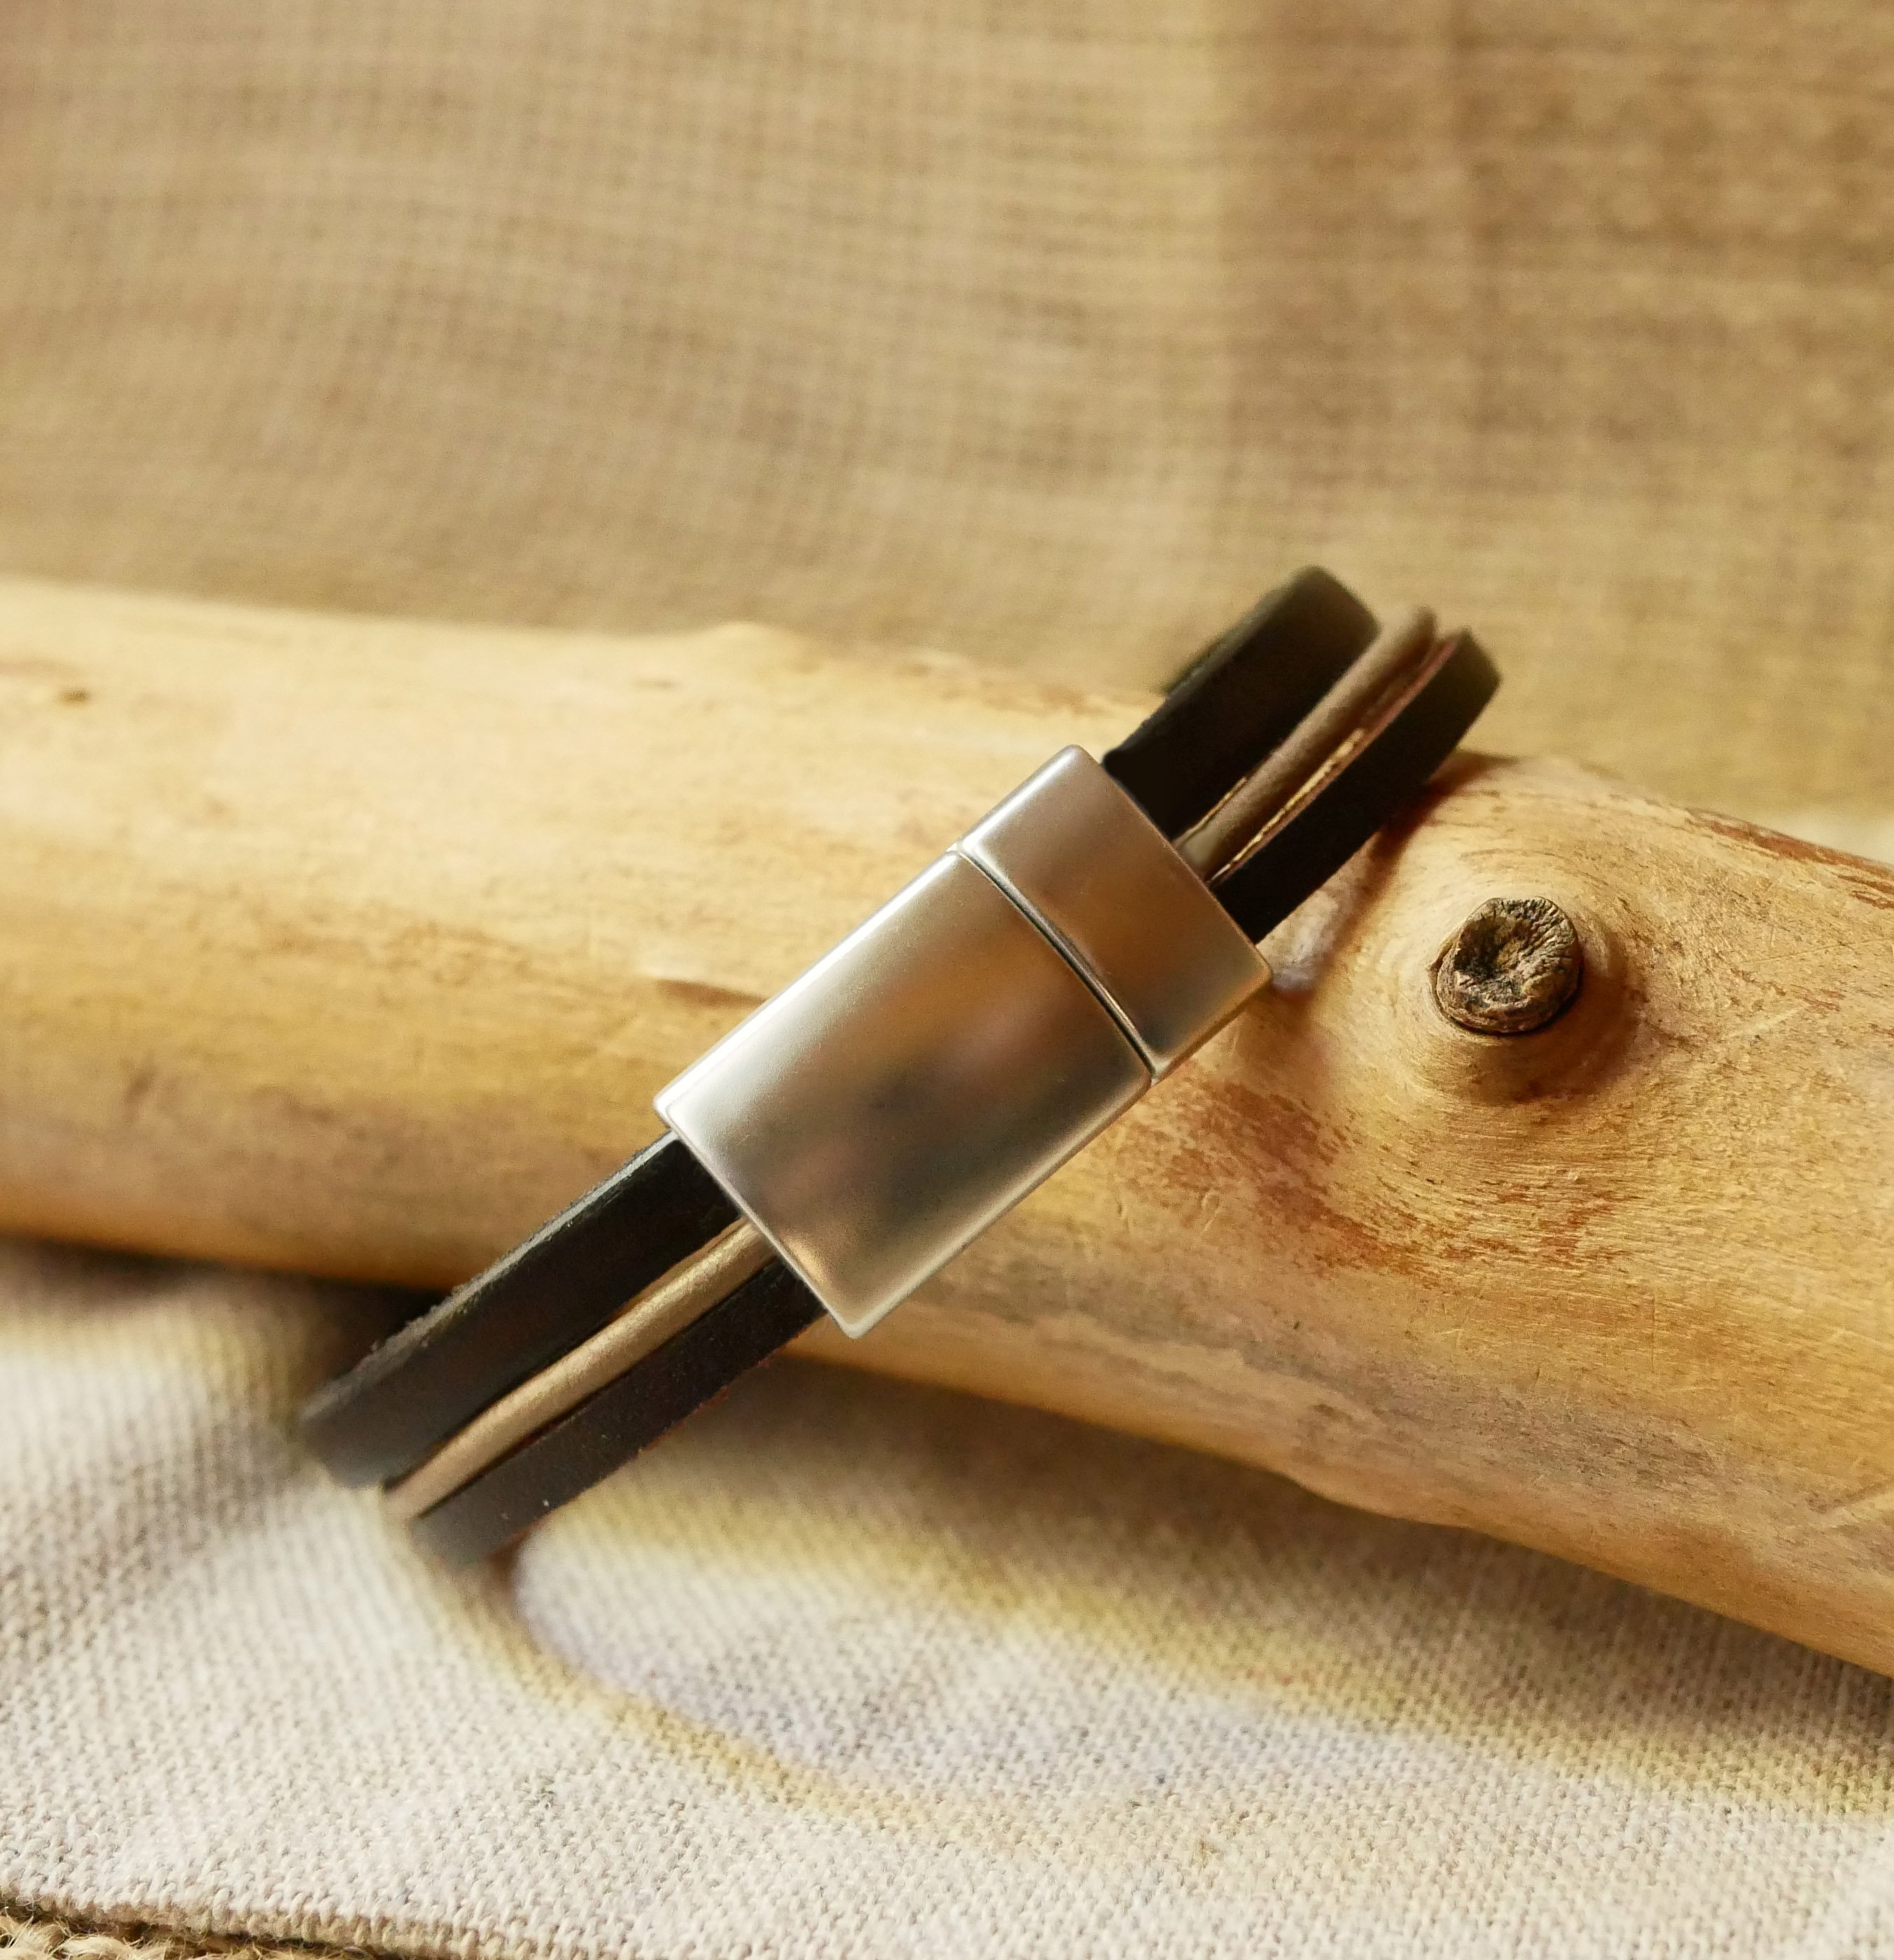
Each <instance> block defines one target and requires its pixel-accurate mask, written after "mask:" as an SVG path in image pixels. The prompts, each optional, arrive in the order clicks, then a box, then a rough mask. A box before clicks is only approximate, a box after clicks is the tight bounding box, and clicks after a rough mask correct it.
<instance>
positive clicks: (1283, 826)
mask: <svg viewBox="0 0 1894 1960" xmlns="http://www.w3.org/2000/svg"><path fill="white" fill-rule="evenodd" d="M1498 686H1499V671H1498V669H1497V668H1496V667H1495V666H1494V665H1493V663H1492V662H1491V660H1489V659H1488V657H1487V655H1486V654H1485V650H1484V649H1483V648H1482V647H1481V646H1480V644H1479V642H1478V641H1476V640H1475V639H1474V638H1473V637H1472V635H1471V634H1470V633H1458V634H1456V635H1454V636H1453V638H1451V639H1450V640H1448V641H1446V642H1444V644H1443V645H1442V646H1440V648H1438V649H1437V651H1436V653H1435V654H1434V657H1433V658H1432V659H1431V660H1430V661H1429V662H1428V663H1427V664H1426V665H1425V666H1424V667H1423V668H1422V669H1421V670H1420V672H1419V673H1418V676H1417V677H1416V679H1415V683H1414V685H1413V686H1412V688H1411V689H1409V691H1408V692H1406V693H1405V695H1403V696H1402V697H1401V698H1399V699H1398V701H1397V702H1394V703H1391V704H1389V710H1388V711H1387V713H1386V718H1385V719H1383V721H1381V722H1380V724H1378V725H1377V726H1374V727H1371V728H1370V730H1369V731H1368V733H1367V737H1366V739H1365V740H1363V741H1362V743H1361V745H1360V746H1359V747H1358V748H1356V749H1353V750H1352V751H1351V752H1350V753H1347V754H1346V755H1345V756H1342V757H1341V758H1339V759H1338V762H1337V764H1336V765H1335V768H1333V769H1332V772H1327V773H1326V774H1325V775H1324V776H1323V777H1322V778H1318V780H1317V781H1316V784H1314V785H1313V793H1312V794H1310V796H1309V797H1308V799H1307V801H1306V802H1298V803H1293V804H1291V807H1290V808H1289V809H1288V811H1287V812H1285V813H1284V819H1283V820H1282V821H1281V823H1279V824H1278V825H1277V826H1275V828H1273V829H1271V830H1270V831H1269V832H1266V833H1265V835H1264V838H1263V839H1262V842H1261V843H1260V844H1259V845H1257V847H1256V849H1255V850H1254V851H1251V852H1250V853H1249V854H1248V855H1247V856H1246V857H1245V858H1242V859H1240V860H1239V861H1238V862H1237V864H1236V865H1235V866H1234V867H1233V869H1232V870H1230V871H1229V872H1228V873H1227V874H1225V875H1224V877H1221V878H1220V879H1219V880H1217V881H1216V882H1215V883H1214V884H1212V886H1211V890H1212V891H1213V892H1214V893H1215V894H1216V895H1217V896H1218V898H1219V899H1221V900H1222V902H1223V905H1224V910H1225V911H1227V912H1228V913H1229V914H1230V917H1231V918H1233V919H1234V920H1235V921H1237V924H1239V925H1240V926H1241V927H1242V928H1243V931H1245V932H1246V934H1249V937H1250V938H1252V939H1262V938H1264V937H1267V935H1268V934H1270V933H1272V932H1273V931H1275V928H1277V927H1278V925H1280V924H1281V923H1282V921H1284V919H1286V918H1288V916H1289V915H1290V914H1291V912H1294V910H1295V908H1296V907H1297V905H1300V904H1301V902H1303V900H1304V899H1306V898H1307V897H1308V896H1309V895H1310V893H1312V892H1314V891H1316V890H1317V889H1319V888H1320V887H1321V886H1323V885H1326V883H1328V881H1329V880H1330V879H1331V878H1332V877H1334V876H1335V873H1336V872H1338V871H1339V870H1341V868H1342V866H1343V865H1344V864H1346V863H1347V862H1348V860H1349V859H1350V858H1352V857H1353V856H1354V854H1355V853H1356V852H1357V851H1359V850H1360V849H1361V847H1362V845H1364V844H1365V843H1367V841H1368V839H1369V838H1370V837H1372V836H1373V835H1374V833H1375V832H1377V830H1379V829H1380V828H1381V826H1383V824H1384V823H1386V822H1387V821H1388V819H1389V818H1390V817H1391V816H1394V815H1395V813H1396V812H1397V811H1398V810H1400V809H1401V808H1402V807H1403V806H1404V805H1405V804H1406V803H1409V801H1411V800H1412V799H1413V798H1414V797H1415V796H1417V795H1418V794H1419V793H1420V791H1421V789H1422V788H1424V787H1425V785H1426V783H1427V781H1428V778H1429V777H1430V776H1431V775H1433V773H1434V771H1435V770H1436V769H1437V768H1439V767H1440V765H1441V764H1442V763H1443V762H1445V761H1446V760H1447V757H1448V756H1450V755H1452V754H1453V751H1454V750H1455V749H1456V748H1457V747H1458V746H1459V743H1460V739H1461V737H1463V736H1464V735H1465V734H1466V731H1467V730H1469V728H1471V727H1472V725H1473V724H1474V723H1475V721H1477V720H1478V719H1479V714H1480V711H1481V710H1482V708H1485V705H1486V704H1487V703H1488V702H1489V701H1491V699H1492V698H1493V694H1494V691H1495V689H1497V688H1498Z"/></svg>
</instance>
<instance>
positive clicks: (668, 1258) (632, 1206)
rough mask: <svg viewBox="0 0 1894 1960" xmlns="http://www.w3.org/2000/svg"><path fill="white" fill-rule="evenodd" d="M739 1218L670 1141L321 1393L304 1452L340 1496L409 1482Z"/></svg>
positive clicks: (306, 1429) (310, 1408)
mask: <svg viewBox="0 0 1894 1960" xmlns="http://www.w3.org/2000/svg"><path fill="white" fill-rule="evenodd" d="M736 1220H737V1208H736V1206H735V1205H734V1204H732V1203H731V1201H730V1199H729V1198H728V1197H727V1196H726V1195H725V1194H724V1189H723V1187H722V1186H721V1185H720V1184H718V1182H717V1181H716V1179H715V1178H713V1177H712V1176H711V1174H710V1173H709V1172H708V1171H707V1170H705V1169H704V1167H703V1166H702V1164H700V1163H699V1162H698V1161H697V1160H696V1158H695V1157H692V1155H691V1153H689V1150H686V1149H685V1147H683V1144H680V1142H679V1141H677V1139H676V1138H675V1137H673V1135H672V1134H670V1131H668V1130H667V1131H665V1133H664V1135H662V1136H661V1137H660V1138H658V1140H657V1142H656V1143H654V1144H651V1146H650V1147H649V1148H648V1149H646V1150H641V1151H640V1152H639V1153H638V1155H637V1156H636V1157H633V1158H632V1160H631V1162H630V1163H628V1164H625V1166H622V1168H621V1169H618V1170H616V1171H614V1172H613V1173H612V1175H611V1176H610V1177H609V1178H607V1179H606V1180H605V1182H603V1184H601V1185H597V1186H596V1187H595V1188H594V1189H592V1190H590V1191H588V1192H587V1193H586V1194H585V1195H584V1197H583V1198H581V1199H580V1200H579V1201H578V1203H577V1204H574V1205H571V1206H569V1207H568V1208H567V1209H566V1210H565V1211H562V1212H561V1213H560V1214H559V1216H558V1217H556V1218H555V1219H553V1220H551V1221H550V1222H549V1223H546V1224H545V1225H543V1226H541V1227H540V1229H539V1230H538V1231H536V1232H535V1233H533V1236H532V1237H531V1238H530V1239H527V1240H525V1241H524V1243H521V1244H520V1245H518V1246H515V1247H514V1249H513V1250H512V1251H511V1252H509V1253H508V1254H507V1255H506V1256H505V1258H503V1259H501V1260H500V1261H498V1262H497V1263H496V1264H495V1265H491V1266H489V1268H487V1270H486V1271H485V1272H483V1273H482V1274H479V1277H478V1278H475V1279H472V1280H470V1281H468V1282H467V1284H466V1285H465V1286H463V1287H460V1288H459V1289H458V1290H457V1291H456V1292H454V1293H450V1294H448V1296H447V1298H446V1299H445V1300H441V1301H440V1302H439V1303H438V1304H437V1305H435V1306H433V1307H431V1309H429V1310H428V1312H427V1313H424V1314H422V1316H420V1318H419V1319H415V1320H411V1321H409V1323H408V1324H407V1325H406V1326H405V1327H403V1328H401V1329H399V1332H396V1333H394V1334H392V1335H390V1336H389V1338H387V1340H386V1341H384V1342H383V1343H382V1344H381V1345H380V1347H379V1348H376V1349H374V1351H373V1352H372V1353H371V1354H368V1355H367V1356H366V1357H364V1359H363V1360H361V1361H359V1362H358V1363H357V1364H356V1365H355V1367H353V1368H352V1369H351V1370H349V1373H347V1374H345V1375H344V1376H342V1378H341V1379H339V1380H338V1381H334V1382H331V1383H329V1385H328V1386H326V1388H323V1389H318V1390H317V1392H316V1393H315V1394H314V1395H312V1396H311V1397H310V1398H309V1400H308V1401H307V1402H306V1403H305V1404H304V1405H303V1410H302V1415H301V1427H302V1433H303V1437H304V1440H305V1441H307V1443H308V1444H309V1446H310V1449H313V1450H314V1452H315V1453H316V1454H317V1456H319V1457H320V1458H321V1459H322V1461H323V1463H324V1464H325V1465H327V1467H328V1468H329V1471H330V1472H332V1473H333V1475H335V1476H336V1477H337V1478H339V1479H340V1480H341V1481H342V1482H343V1483H345V1484H379V1483H386V1482H388V1481H391V1480H392V1479H393V1478H396V1477H400V1476H403V1475H406V1473H407V1472H409V1471H410V1470H412V1468H414V1466H415V1465H416V1464H417V1463H419V1462H420V1461H421V1460H422V1458H423V1457H425V1456H427V1455H428V1453H429V1452H430V1451H431V1450H432V1449H435V1448H436V1447H437V1446H438V1445H439V1444H441V1443H444V1441H446V1440H447V1437H450V1436H451V1435H452V1434H453V1433H454V1431H455V1430H457V1429H458V1428H460V1426H461V1425H462V1424H463V1423H466V1422H468V1421H471V1420H472V1419H473V1418H474V1417H475V1416H476V1415H478V1414H479V1412H480V1411H481V1410H482V1409H483V1408H485V1407H486V1406H487V1405H488V1404H489V1403H490V1402H495V1401H497V1400H498V1398H500V1397H501V1395H505V1393H506V1392H507V1391H508V1389H511V1388H513V1387H514V1386H517V1384H518V1383H521V1382H523V1381H524V1380H525V1379H526V1378H527V1376H529V1375H530V1374H533V1373H536V1372H537V1370H540V1369H541V1368H543V1367H546V1365H547V1363H549V1362H552V1361H555V1360H558V1358H559V1356H560V1355H562V1354H565V1352H566V1351H567V1350H568V1348H574V1347H576V1346H577V1345H578V1343H579V1342H580V1341H583V1340H584V1338H586V1337H587V1335H590V1334H592V1333H594V1332H596V1331H597V1329H598V1328H600V1327H602V1326H603V1325H604V1324H605V1323H606V1321H608V1320H609V1319H611V1317H612V1316H613V1314H615V1313H617V1312H618V1310H619V1308H621V1307H622V1306H624V1304H625V1302H626V1301H627V1300H630V1299H631V1298H632V1296H633V1295H634V1294H635V1293H640V1292H641V1291H642V1290H644V1289H645V1287H648V1286H649V1285H650V1284H651V1282H652V1281H654V1279H657V1278H658V1277H659V1276H660V1275H661V1274H664V1273H666V1272H668V1271H670V1268H672V1267H673V1266H674V1265H676V1263H677V1262H678V1261H679V1260H680V1259H683V1258H689V1255H691V1254H692V1252H696V1250H697V1249H699V1247H700V1246H707V1245H708V1244H709V1243H710V1242H711V1239H714V1238H715V1237H716V1236H717V1234H718V1233H719V1232H721V1231H722V1230H724V1227H727V1226H729V1225H732V1224H734V1223H735V1222H736Z"/></svg>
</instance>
